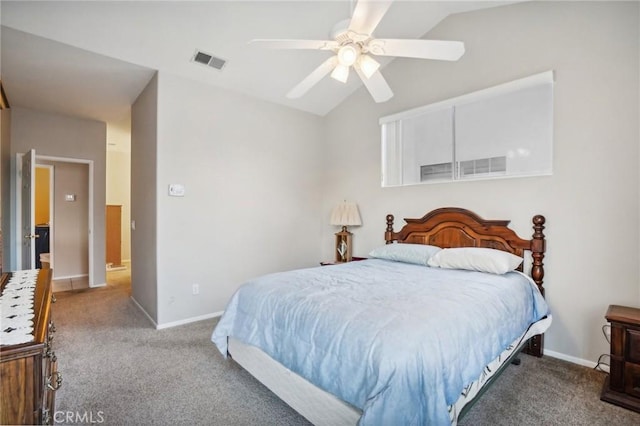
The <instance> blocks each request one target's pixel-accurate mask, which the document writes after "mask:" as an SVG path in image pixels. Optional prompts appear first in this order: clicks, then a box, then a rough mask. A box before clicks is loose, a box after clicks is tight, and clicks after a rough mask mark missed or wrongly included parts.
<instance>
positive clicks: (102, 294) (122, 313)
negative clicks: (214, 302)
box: [53, 271, 640, 426]
mask: <svg viewBox="0 0 640 426" xmlns="http://www.w3.org/2000/svg"><path fill="white" fill-rule="evenodd" d="M108 281H109V285H108V286H107V287H106V288H102V289H90V290H79V291H68V292H60V293H57V294H56V297H57V299H58V302H57V303H56V304H54V305H53V316H54V321H55V323H56V326H57V330H58V331H57V333H56V335H55V340H54V349H55V351H56V354H57V356H58V366H59V370H60V371H61V372H62V374H63V378H64V383H63V385H62V388H61V389H60V390H59V391H58V392H57V396H56V413H55V416H54V418H55V420H56V422H57V423H59V424H89V423H93V424H96V423H101V424H106V425H123V426H124V425H221V426H227V425H307V424H308V422H307V421H306V420H305V419H304V418H302V417H301V416H300V415H298V414H297V413H296V412H295V411H293V410H292V409H291V408H289V407H288V406H287V405H285V404H284V403H283V402H282V401H280V400H279V399H278V398H277V397H276V396H275V395H273V394H272V393H271V392H270V391H269V390H268V389H266V388H265V387H264V386H262V385H261V384H260V383H259V382H257V381H256V380H255V379H253V377H251V376H250V375H249V374H248V373H247V372H245V371H244V370H243V369H242V368H240V367H238V366H237V365H236V364H235V363H234V362H232V361H226V360H224V359H223V358H222V356H221V355H220V354H219V353H218V351H217V349H216V348H215V347H214V346H213V344H212V343H211V342H210V340H209V339H210V336H211V332H212V330H213V328H214V326H215V323H216V320H215V319H214V320H207V321H201V322H197V323H192V324H187V325H184V326H179V327H174V328H170V329H165V330H155V329H154V328H153V327H152V325H151V324H150V323H149V321H148V320H147V318H146V317H145V316H144V314H142V313H141V312H140V311H139V310H138V308H137V307H136V306H135V305H134V304H133V302H132V301H131V299H130V297H129V294H130V290H129V276H128V273H127V272H126V271H118V272H109V273H108ZM521 358H522V364H521V365H520V366H510V367H509V368H508V369H507V370H506V371H505V372H504V374H502V376H501V377H500V378H499V379H498V381H496V383H495V384H494V385H493V386H492V387H491V388H490V389H489V390H488V391H487V392H486V393H485V395H484V396H483V397H482V399H481V400H480V401H479V402H478V403H477V404H476V405H475V406H474V407H473V408H472V409H471V411H470V412H469V413H468V414H467V416H465V418H464V419H462V420H461V421H460V424H462V425H469V426H471V425H473V426H476V425H590V426H591V425H611V424H615V425H638V424H640V414H638V413H634V412H631V411H629V410H625V409H622V408H620V407H616V406H614V405H611V404H607V403H604V402H601V401H600V399H599V397H600V390H601V387H602V382H603V380H604V377H605V376H604V374H603V373H600V372H596V371H593V370H591V369H588V368H586V367H580V366H577V365H574V364H570V363H567V362H564V361H560V360H557V359H554V358H549V357H543V358H541V359H537V358H532V357H529V356H526V355H522V357H521Z"/></svg>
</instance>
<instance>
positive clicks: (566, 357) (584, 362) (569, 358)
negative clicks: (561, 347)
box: [544, 349, 609, 373]
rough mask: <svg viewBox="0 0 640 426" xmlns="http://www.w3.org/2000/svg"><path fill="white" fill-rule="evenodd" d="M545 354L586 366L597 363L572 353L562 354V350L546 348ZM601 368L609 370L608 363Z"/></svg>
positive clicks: (593, 366)
mask: <svg viewBox="0 0 640 426" xmlns="http://www.w3.org/2000/svg"><path fill="white" fill-rule="evenodd" d="M544 354H545V355H549V356H550V357H553V358H557V359H561V360H563V361H568V362H571V363H573V364H578V365H582V366H584V367H589V368H595V367H596V365H597V363H595V362H593V361H589V360H586V359H582V358H577V357H575V356H571V355H565V354H562V353H560V352H555V351H549V350H546V349H545V350H544ZM600 368H602V371H605V372H607V373H608V372H609V366H608V365H601V366H600Z"/></svg>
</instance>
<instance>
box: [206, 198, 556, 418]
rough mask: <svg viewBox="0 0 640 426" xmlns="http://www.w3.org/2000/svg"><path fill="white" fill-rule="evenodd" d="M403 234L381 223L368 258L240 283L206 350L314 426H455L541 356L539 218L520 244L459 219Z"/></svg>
mask: <svg viewBox="0 0 640 426" xmlns="http://www.w3.org/2000/svg"><path fill="white" fill-rule="evenodd" d="M405 222H406V224H405V225H404V226H403V227H402V229H401V230H400V231H398V232H395V231H394V217H393V215H387V218H386V224H387V226H386V230H385V243H386V245H382V246H381V247H378V248H376V249H374V250H373V251H372V253H371V254H372V255H373V257H372V258H370V259H367V260H363V261H357V262H349V263H345V264H340V265H335V266H324V267H317V268H308V269H303V270H298V271H289V272H283V273H276V274H270V275H267V276H264V277H260V278H258V279H256V280H252V281H250V282H247V283H245V284H244V285H243V286H241V287H240V289H239V290H238V291H237V292H236V293H235V295H234V296H233V297H232V299H231V300H230V302H229V304H228V305H227V308H226V310H225V313H224V314H223V316H222V317H221V319H220V321H219V322H218V324H217V326H216V328H215V330H214V332H213V334H212V341H213V342H214V343H215V344H216V345H217V347H218V349H219V350H220V352H221V353H222V354H223V355H224V356H230V357H231V358H232V359H234V360H235V361H236V362H237V363H238V364H240V365H241V366H242V367H243V368H245V369H246V370H247V371H248V372H249V373H251V374H252V375H254V376H255V377H256V378H257V379H258V380H259V381H261V382H262V383H263V384H265V385H266V386H267V387H268V388H270V389H271V390H272V391H273V392H274V393H275V394H276V395H278V396H279V397H280V398H281V399H282V400H283V401H285V402H286V403H287V404H289V405H290V406H292V407H293V408H294V409H295V410H297V411H298V412H299V413H300V414H302V415H303V416H304V417H306V418H307V419H308V420H309V421H311V422H312V423H313V424H316V425H340V424H345V425H347V424H351V425H353V424H356V423H357V424H361V425H386V424H456V422H457V420H458V419H459V418H460V416H461V415H463V414H464V410H465V409H466V408H468V407H469V406H470V405H471V404H470V403H471V402H474V401H475V400H476V399H477V398H478V397H479V395H481V394H482V392H483V390H484V389H485V388H486V386H488V385H489V384H490V383H491V382H492V381H493V380H494V379H495V377H497V374H498V373H499V372H500V371H501V370H502V369H503V368H505V367H506V366H507V365H508V364H509V363H510V361H511V360H512V359H513V358H514V357H515V356H516V355H517V354H518V353H519V352H520V351H522V350H524V351H525V352H526V353H529V354H531V355H534V356H541V355H542V351H543V336H542V333H543V332H544V331H545V330H546V329H547V328H548V327H549V325H550V323H551V314H550V312H549V310H548V306H547V305H546V303H545V302H544V299H543V296H544V287H543V278H544V266H543V260H544V253H545V245H546V244H545V236H544V233H543V230H544V224H545V218H544V217H543V216H540V215H537V216H535V217H534V218H533V229H534V232H533V236H532V238H531V239H523V238H521V237H519V236H518V235H517V234H516V233H515V232H514V231H513V230H511V229H510V228H509V227H508V225H509V221H504V220H484V219H482V218H480V217H479V216H478V215H476V214H475V213H473V212H471V211H468V210H464V209H460V208H442V209H437V210H434V211H432V212H430V213H427V214H426V215H424V216H423V217H422V218H419V219H405ZM525 252H530V253H531V262H530V264H531V274H530V276H525V274H523V273H522V269H523V265H524V263H525V262H523V261H522V260H523V259H522V258H523V257H524V254H525ZM461 255H462V257H461ZM485 255H490V256H489V257H484V256H485ZM494 259H499V261H497V263H496V262H494ZM503 259H508V262H507V263H509V266H508V267H506V266H505V265H503ZM460 262H462V263H460ZM469 266H470V267H469ZM503 266H504V267H506V269H502V268H503ZM496 267H498V270H494V269H495V268H496ZM487 268H488V269H487Z"/></svg>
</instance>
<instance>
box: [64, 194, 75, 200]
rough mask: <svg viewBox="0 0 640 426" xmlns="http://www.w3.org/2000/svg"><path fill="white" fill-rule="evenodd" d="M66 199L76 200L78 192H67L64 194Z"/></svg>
mask: <svg viewBox="0 0 640 426" xmlns="http://www.w3.org/2000/svg"><path fill="white" fill-rule="evenodd" d="M64 200H65V201H75V200H76V194H65V195H64Z"/></svg>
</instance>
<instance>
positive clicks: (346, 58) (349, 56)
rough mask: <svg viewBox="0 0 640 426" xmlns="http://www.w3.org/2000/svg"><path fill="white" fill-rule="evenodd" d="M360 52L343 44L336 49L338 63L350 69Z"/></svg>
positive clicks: (352, 46) (351, 46) (350, 45)
mask: <svg viewBox="0 0 640 426" xmlns="http://www.w3.org/2000/svg"><path fill="white" fill-rule="evenodd" d="M359 55H360V52H359V51H358V49H356V47H355V46H354V45H353V44H345V45H344V46H342V47H341V48H340V49H338V63H339V64H340V65H344V66H345V67H350V66H351V65H353V64H355V63H356V61H357V60H358V56H359Z"/></svg>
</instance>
